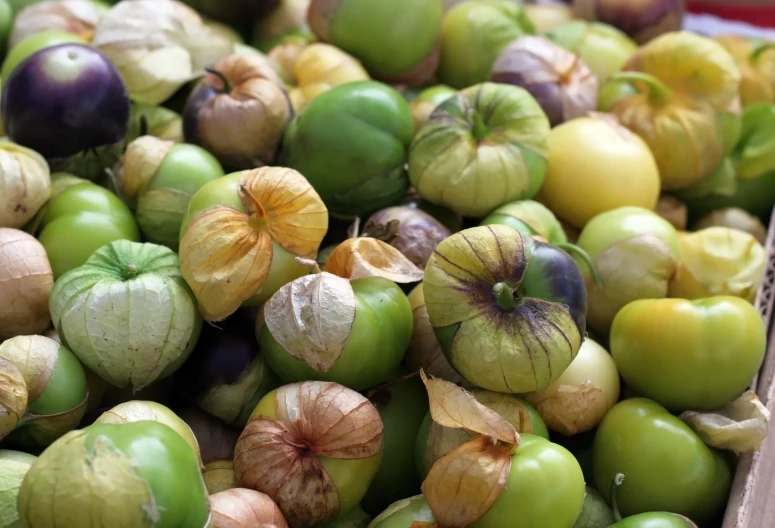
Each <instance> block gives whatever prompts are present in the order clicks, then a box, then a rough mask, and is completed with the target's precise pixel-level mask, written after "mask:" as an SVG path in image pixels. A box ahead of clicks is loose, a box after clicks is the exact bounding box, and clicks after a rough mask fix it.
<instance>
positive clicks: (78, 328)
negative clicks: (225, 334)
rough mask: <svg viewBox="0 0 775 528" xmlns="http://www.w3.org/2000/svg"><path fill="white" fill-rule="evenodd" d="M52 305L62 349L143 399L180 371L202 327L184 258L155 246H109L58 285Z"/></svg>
mask: <svg viewBox="0 0 775 528" xmlns="http://www.w3.org/2000/svg"><path fill="white" fill-rule="evenodd" d="M49 305H50V309H51V319H52V321H53V323H54V326H55V327H56V329H57V331H58V332H59V337H60V339H61V340H62V343H63V344H65V345H67V346H68V347H70V348H71V349H72V350H73V353H75V355H76V356H78V358H79V359H80V360H81V361H82V362H83V363H84V365H86V366H87V367H89V369H91V370H92V371H94V372H95V373H96V374H98V375H99V376H100V377H101V378H102V379H104V380H105V381H107V382H109V383H110V384H112V385H114V386H116V387H119V388H126V387H131V388H132V389H134V390H135V391H137V390H139V389H142V388H143V387H146V386H148V385H149V384H151V383H152V382H154V381H156V380H157V379H161V378H164V377H166V376H168V375H170V374H172V373H173V372H174V371H175V370H176V369H177V368H178V367H180V365H181V364H182V363H183V362H184V361H185V360H186V358H187V357H188V355H189V354H190V353H191V350H192V349H193V348H194V345H196V341H197V338H198V337H199V332H200V330H201V325H202V320H201V318H200V317H199V314H198V313H197V311H196V302H195V299H194V296H193V294H192V293H191V290H190V289H189V287H188V285H187V284H186V283H185V281H184V280H183V277H182V276H181V272H180V267H179V265H178V256H177V254H175V253H174V252H173V251H172V250H170V249H169V248H166V247H164V246H158V245H156V244H151V243H138V242H130V241H128V240H118V241H116V242H111V243H110V244H106V245H105V246H103V247H102V248H100V249H99V250H97V251H96V252H95V253H94V254H93V255H92V256H91V257H90V258H89V260H88V261H86V263H85V264H84V265H83V266H80V267H78V268H75V269H73V270H71V271H69V272H67V273H66V274H64V275H62V277H60V278H59V279H58V280H57V281H56V283H55V284H54V289H53V290H52V292H51V299H50V302H49Z"/></svg>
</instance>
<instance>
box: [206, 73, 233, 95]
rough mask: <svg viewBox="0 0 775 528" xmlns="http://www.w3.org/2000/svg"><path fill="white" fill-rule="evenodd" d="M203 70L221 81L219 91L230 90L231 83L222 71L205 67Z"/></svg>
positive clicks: (227, 91)
mask: <svg viewBox="0 0 775 528" xmlns="http://www.w3.org/2000/svg"><path fill="white" fill-rule="evenodd" d="M205 71H206V72H207V73H209V74H210V75H215V76H216V77H218V79H219V80H220V81H221V82H222V83H223V88H221V93H229V92H231V83H230V82H229V80H228V79H227V78H226V76H225V75H224V74H223V73H221V72H219V71H218V70H216V69H215V68H205Z"/></svg>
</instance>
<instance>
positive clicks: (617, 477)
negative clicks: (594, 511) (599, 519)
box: [611, 473, 624, 522]
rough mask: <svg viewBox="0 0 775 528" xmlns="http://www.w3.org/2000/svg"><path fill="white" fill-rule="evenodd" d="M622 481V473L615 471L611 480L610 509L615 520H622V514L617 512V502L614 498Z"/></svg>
mask: <svg viewBox="0 0 775 528" xmlns="http://www.w3.org/2000/svg"><path fill="white" fill-rule="evenodd" d="M622 483H624V473H617V474H616V475H615V476H614V479H613V480H612V481H611V509H612V510H613V511H614V520H615V521H616V522H619V521H621V520H622V514H621V512H619V503H618V502H617V500H616V492H617V490H618V489H619V486H621V485H622Z"/></svg>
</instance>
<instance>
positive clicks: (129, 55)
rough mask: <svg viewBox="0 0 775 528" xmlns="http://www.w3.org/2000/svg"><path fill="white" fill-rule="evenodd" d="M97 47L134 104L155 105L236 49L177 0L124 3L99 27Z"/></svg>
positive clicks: (195, 13)
mask: <svg viewBox="0 0 775 528" xmlns="http://www.w3.org/2000/svg"><path fill="white" fill-rule="evenodd" d="M92 45H93V46H95V47H96V48H97V49H98V50H100V51H101V52H102V53H104V54H105V56H106V57H108V59H110V61H111V62H112V63H113V64H115V66H116V67H117V68H118V70H119V72H120V73H121V77H122V78H123V79H124V82H125V83H126V85H127V88H128V90H129V95H130V97H131V98H132V100H133V101H137V102H140V103H150V104H160V103H162V102H163V101H165V100H167V99H168V98H169V97H170V96H171V95H172V94H174V93H175V92H176V91H177V90H178V89H179V88H180V87H181V86H183V85H184V84H185V83H187V82H189V81H191V80H193V79H195V78H196V77H198V76H200V75H202V74H203V73H204V69H205V67H207V66H209V65H211V64H213V63H214V62H216V61H218V60H219V59H221V58H222V57H225V56H226V55H228V54H229V53H231V50H232V46H233V45H232V42H231V41H230V40H229V39H227V38H226V37H224V36H222V35H219V34H218V33H216V32H215V31H213V30H212V29H210V28H209V27H207V26H206V25H205V24H204V23H203V21H202V18H201V17H200V16H199V14H198V13H197V12H196V11H194V10H193V9H191V8H190V7H188V6H187V5H185V4H183V3H182V2H178V1H177V0H168V1H164V2H159V1H158V0H133V1H131V2H119V3H118V4H116V5H115V6H113V7H111V8H110V10H108V12H107V13H105V14H104V15H103V17H102V19H101V20H100V21H99V23H98V24H97V27H96V28H95V30H94V38H93V40H92Z"/></svg>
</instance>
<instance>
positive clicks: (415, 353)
mask: <svg viewBox="0 0 775 528" xmlns="http://www.w3.org/2000/svg"><path fill="white" fill-rule="evenodd" d="M408 298H409V304H410V305H411V306H412V321H413V326H412V340H411V341H410V342H409V349H408V350H407V351H406V354H405V355H404V364H405V365H406V366H407V368H408V369H409V370H410V371H412V372H417V371H418V370H424V371H425V373H426V374H427V375H429V376H433V377H434V378H441V379H443V380H447V381H451V382H452V383H456V384H458V385H460V384H463V383H466V380H465V378H463V376H461V375H460V374H459V373H458V372H457V371H456V370H455V369H454V368H453V367H452V365H450V364H449V360H447V357H446V356H445V355H444V352H443V351H442V350H441V344H440V343H439V340H438V338H437V337H436V333H435V332H434V330H433V326H431V321H430V319H429V318H428V310H426V309H425V295H424V294H423V289H422V284H418V285H417V286H415V287H414V289H413V290H412V291H411V292H410V293H409V295H408Z"/></svg>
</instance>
